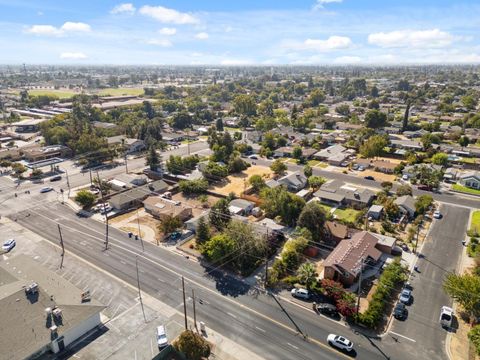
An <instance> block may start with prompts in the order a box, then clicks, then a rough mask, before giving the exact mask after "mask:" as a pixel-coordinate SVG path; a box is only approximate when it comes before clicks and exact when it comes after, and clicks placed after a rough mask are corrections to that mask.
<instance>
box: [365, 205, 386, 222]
mask: <svg viewBox="0 0 480 360" xmlns="http://www.w3.org/2000/svg"><path fill="white" fill-rule="evenodd" d="M382 215H383V206H382V205H372V206H370V209H368V211H367V218H372V219H375V220H379V219H380V218H381V217H382Z"/></svg>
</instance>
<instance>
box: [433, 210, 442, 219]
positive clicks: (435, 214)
mask: <svg viewBox="0 0 480 360" xmlns="http://www.w3.org/2000/svg"><path fill="white" fill-rule="evenodd" d="M433 217H434V218H435V219H440V218H441V217H442V213H441V212H440V211H438V210H435V211H434V213H433Z"/></svg>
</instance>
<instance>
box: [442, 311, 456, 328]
mask: <svg viewBox="0 0 480 360" xmlns="http://www.w3.org/2000/svg"><path fill="white" fill-rule="evenodd" d="M452 321H453V309H452V308H451V307H448V306H442V310H441V311H440V324H441V325H442V327H443V328H445V329H448V328H450V327H451V326H452Z"/></svg>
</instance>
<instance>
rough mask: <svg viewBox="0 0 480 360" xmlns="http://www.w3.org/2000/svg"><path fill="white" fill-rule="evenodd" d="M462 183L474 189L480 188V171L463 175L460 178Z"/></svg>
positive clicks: (459, 181) (459, 180)
mask: <svg viewBox="0 0 480 360" xmlns="http://www.w3.org/2000/svg"><path fill="white" fill-rule="evenodd" d="M458 183H459V184H460V185H463V186H466V187H468V188H472V189H480V172H478V171H471V172H468V173H465V174H463V175H461V176H460V177H459V179H458Z"/></svg>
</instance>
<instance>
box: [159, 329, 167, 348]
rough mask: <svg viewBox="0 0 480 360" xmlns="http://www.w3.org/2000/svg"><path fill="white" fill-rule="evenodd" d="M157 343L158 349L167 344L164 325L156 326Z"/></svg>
mask: <svg viewBox="0 0 480 360" xmlns="http://www.w3.org/2000/svg"><path fill="white" fill-rule="evenodd" d="M157 345H158V348H159V349H163V348H165V347H166V346H168V339H167V333H166V331H165V326H163V325H160V326H158V327H157Z"/></svg>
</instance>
